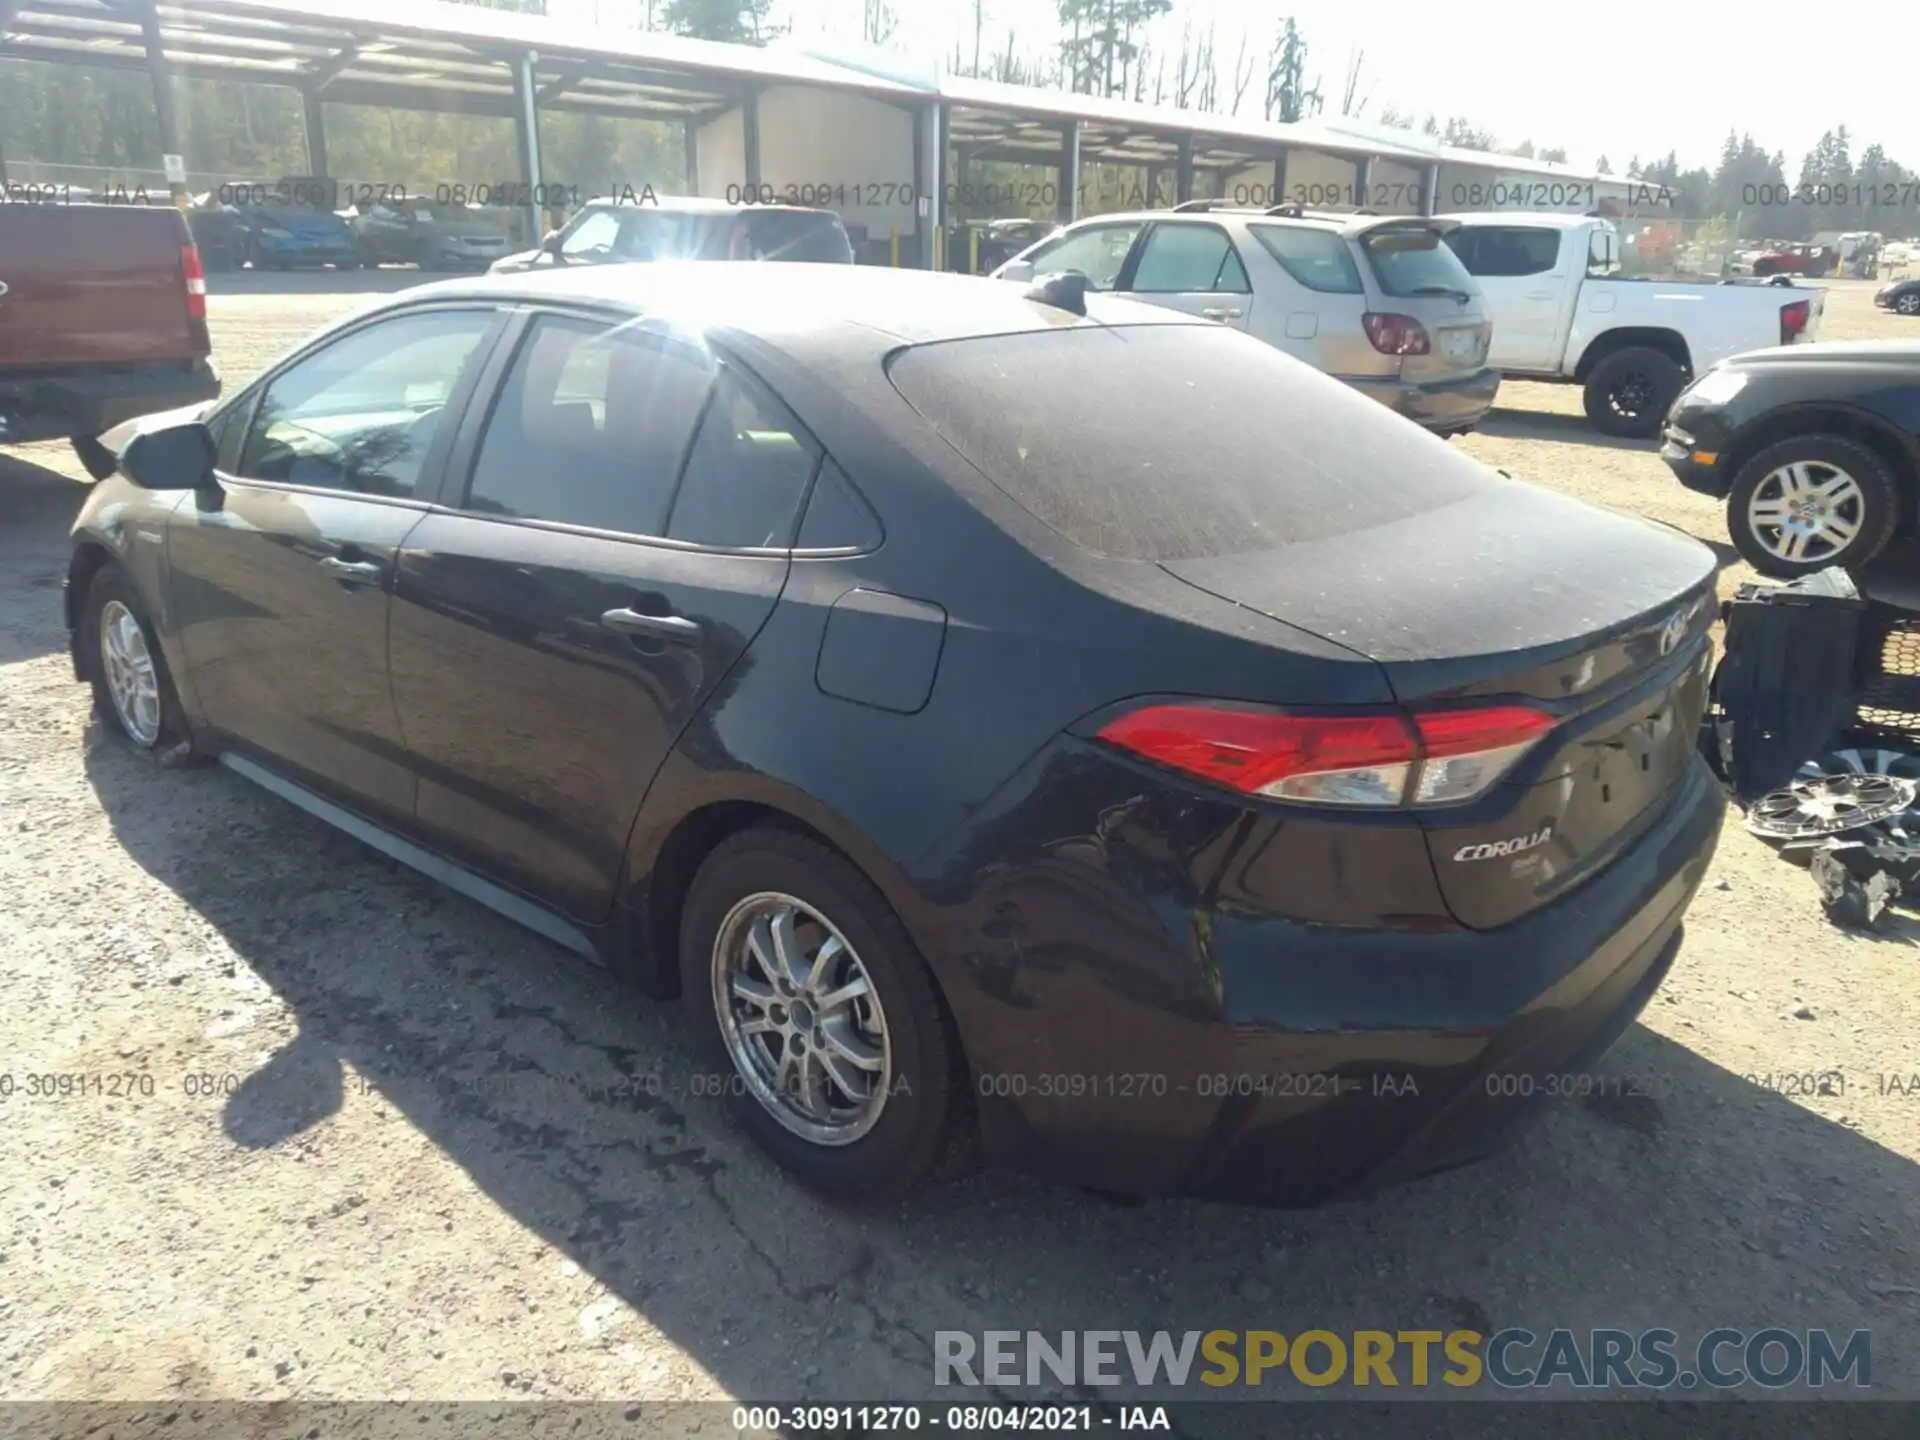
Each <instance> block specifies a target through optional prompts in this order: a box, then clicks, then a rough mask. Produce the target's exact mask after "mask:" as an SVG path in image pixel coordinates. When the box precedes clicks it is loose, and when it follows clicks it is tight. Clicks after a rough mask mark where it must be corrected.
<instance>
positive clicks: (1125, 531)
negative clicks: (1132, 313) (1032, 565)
mask: <svg viewBox="0 0 1920 1440" xmlns="http://www.w3.org/2000/svg"><path fill="white" fill-rule="evenodd" d="M888 373H889V374H890V376H891V377H892V380H893V383H894V386H895V388H896V389H897V390H898V391H899V392H900V394H901V396H902V397H903V398H904V399H905V400H906V401H907V403H908V404H910V405H912V406H913V408H914V409H915V410H917V411H918V412H919V413H920V414H921V415H922V416H923V417H924V418H925V419H926V421H927V422H928V424H930V425H931V426H932V427H933V429H934V430H935V431H937V432H938V433H939V434H940V436H941V437H942V438H943V439H945V440H946V442H947V443H948V444H949V445H951V446H952V447H953V448H954V449H955V450H957V451H958V452H959V453H960V454H961V455H962V456H964V457H965V458H966V459H967V460H968V461H970V462H971V463H972V464H973V466H974V467H975V468H976V469H978V470H979V471H980V472H981V473H982V474H983V475H985V476H986V478H987V479H988V480H990V481H991V482H992V483H993V484H994V485H995V486H996V487H997V488H998V489H1000V490H1001V491H1003V492H1004V493H1005V494H1006V495H1007V496H1008V497H1010V498H1011V499H1013V500H1014V501H1016V502H1018V503H1019V504H1020V505H1021V506H1022V507H1023V508H1025V509H1026V510H1027V511H1028V512H1029V513H1030V514H1032V515H1033V516H1034V517H1035V518H1037V519H1039V520H1041V521H1043V522H1044V523H1045V524H1047V525H1048V526H1050V527H1051V528H1052V529H1053V530H1055V531H1056V532H1058V533H1059V534H1060V535H1062V536H1064V537H1065V538H1066V539H1068V540H1070V541H1072V542H1073V543H1074V544H1076V545H1079V546H1081V547H1083V548H1085V549H1088V550H1092V551H1095V552H1097V553H1099V554H1102V555H1108V556H1113V557H1116V558H1121V559H1130V560H1191V559H1197V558H1201V557H1205V556H1213V555H1236V554H1243V553H1246V552H1249V551H1257V550H1275V549H1279V548H1281V547H1284V546H1286V545H1290V544H1297V543H1300V542H1303V541H1312V540H1322V539H1327V538H1329V537H1331V536H1335V535H1343V534H1346V533H1349V532H1351V531H1354V530H1363V529H1369V528H1372V527H1375V526H1381V525H1390V524H1393V523H1395V522H1397V521H1403V520H1406V519H1409V518H1410V517H1413V516H1417V515H1420V514H1423V513H1425V512H1426V511H1429V510H1433V509H1437V508H1439V507H1440V506H1443V505H1447V504H1451V503H1452V502H1454V501H1456V500H1459V499H1462V498H1464V497H1466V496H1467V495H1470V494H1473V493H1476V492H1477V491H1479V490H1480V489H1482V488H1484V487H1485V486H1486V485H1487V484H1488V483H1490V476H1489V475H1487V474H1486V473H1484V472H1483V471H1482V470H1481V468H1480V467H1479V466H1477V465H1475V464H1474V463H1473V462H1472V461H1470V460H1468V459H1467V458H1466V457H1464V456H1462V455H1458V454H1456V453H1454V452H1452V451H1450V450H1448V449H1447V448H1446V447H1444V446H1441V447H1436V446H1435V444H1434V442H1433V440H1432V439H1431V437H1429V436H1427V435H1425V434H1423V433H1422V432H1421V431H1420V430H1419V429H1418V428H1417V427H1415V426H1412V425H1408V424H1406V423H1405V422H1404V421H1401V420H1397V419H1395V418H1394V417H1393V416H1391V415H1389V414H1387V412H1386V411H1385V410H1383V409H1381V407H1380V406H1379V404H1378V402H1376V401H1373V400H1370V399H1368V398H1367V397H1365V396H1363V395H1361V394H1359V393H1358V392H1357V391H1355V390H1352V389H1349V388H1348V387H1347V386H1345V385H1342V384H1341V383H1340V382H1339V381H1337V380H1333V379H1330V378H1328V377H1327V376H1324V375H1322V374H1320V373H1319V372H1318V371H1316V370H1314V369H1312V368H1311V367H1310V366H1307V365H1304V364H1302V363H1301V362H1299V361H1296V360H1293V359H1291V358H1289V357H1288V356H1286V355H1283V354H1282V353H1281V352H1279V351H1277V350H1275V349H1273V348H1271V347H1270V346H1267V345H1263V344H1261V343H1260V342H1259V341H1256V340H1253V339H1250V338H1249V337H1247V336H1245V335H1242V334H1240V333H1239V332H1237V331H1234V330H1229V329H1227V328H1225V327H1223V326H1213V325H1204V326H1203V325H1128V326H1113V327H1106V326H1074V327H1072V328H1071V329H1062V330H1038V331H1028V332H1023V333H1020V334H1017V335H1000V336H992V337H986V338H979V339H968V340H954V341H945V342H942V343H938V344H932V345H922V346H917V347H914V348H912V349H909V350H905V351H902V352H900V353H899V354H898V355H896V356H895V358H894V360H893V363H892V365H891V366H890V367H889V370H888Z"/></svg>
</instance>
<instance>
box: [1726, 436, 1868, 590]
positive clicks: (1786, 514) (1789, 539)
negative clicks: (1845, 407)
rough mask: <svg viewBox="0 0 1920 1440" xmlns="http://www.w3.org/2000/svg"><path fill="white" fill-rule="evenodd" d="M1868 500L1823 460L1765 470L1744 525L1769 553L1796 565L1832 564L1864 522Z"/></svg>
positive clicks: (1847, 477) (1845, 475)
mask: <svg viewBox="0 0 1920 1440" xmlns="http://www.w3.org/2000/svg"><path fill="white" fill-rule="evenodd" d="M1866 504H1867V500H1866V495H1865V492H1863V491H1862V490H1861V488H1860V482H1859V481H1857V480H1855V479H1854V478H1853V476H1851V475H1849V474H1848V473H1847V472H1846V471H1844V470H1842V469H1840V468H1839V466H1837V465H1831V464H1828V463H1827V462H1825V461H1823V460H1795V461H1793V462H1792V463H1791V464H1788V465H1782V466H1781V467H1780V468H1779V469H1777V470H1772V471H1769V472H1768V474H1767V477H1766V478H1765V479H1764V480H1762V481H1761V482H1760V483H1759V485H1758V486H1756V487H1755V488H1754V492H1753V496H1752V498H1751V499H1749V500H1748V501H1747V525H1748V527H1749V528H1750V529H1751V530H1752V531H1753V537H1754V539H1755V540H1757V541H1758V542H1759V543H1760V545H1761V547H1762V548H1763V549H1765V550H1766V551H1767V553H1768V554H1770V555H1773V556H1776V557H1777V558H1779V559H1781V560H1787V561H1791V562H1792V563H1793V564H1796V565H1809V564H1813V563H1815V562H1818V561H1823V560H1831V559H1833V558H1834V557H1836V556H1838V555H1840V554H1841V553H1842V552H1844V551H1845V550H1846V549H1847V547H1848V546H1850V545H1852V544H1853V542H1854V540H1855V538H1856V537H1858V535H1859V534H1860V527H1861V526H1862V524H1864V523H1865V520H1866Z"/></svg>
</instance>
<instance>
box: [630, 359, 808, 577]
mask: <svg viewBox="0 0 1920 1440" xmlns="http://www.w3.org/2000/svg"><path fill="white" fill-rule="evenodd" d="M819 463H820V451H819V450H818V448H816V447H815V445H814V443H813V441H812V440H810V439H809V438H808V437H807V435H806V434H805V432H803V431H802V430H801V428H800V423H799V422H798V421H797V420H795V419H794V418H793V416H792V415H790V414H788V413H787V410H786V408H785V407H784V406H782V405H781V404H780V403H779V402H778V401H776V400H774V399H773V397H772V396H770V395H768V394H767V393H766V392H765V391H764V390H762V389H761V388H760V387H759V386H758V385H755V384H754V383H753V382H751V381H749V380H747V379H746V378H745V377H743V376H741V375H740V374H738V373H737V372H735V371H732V370H726V371H723V372H722V373H721V376H720V381H719V383H718V384H717V385H716V386H715V387H714V391H713V399H712V401H711V402H709V403H708V405H707V413H706V414H705V415H704V416H702V417H701V420H700V430H699V433H698V434H696V435H695V436H694V441H693V451H692V453H691V454H690V455H689V456H688V457H687V468H686V474H685V475H684V476H683V477H682V478H681V481H680V493H679V495H678V496H677V497H676V498H675V499H674V502H673V517H672V519H671V520H669V521H668V523H667V537H668V538H669V539H672V540H685V541H688V542H689V543H691V544H695V545H714V546H727V547H735V546H747V547H765V546H778V547H785V546H787V545H789V544H791V543H792V541H793V522H794V520H795V518H796V517H797V516H798V515H799V513H800V501H801V500H802V499H803V498H804V497H805V495H806V493H807V482H808V481H809V480H811V479H812V478H813V471H814V467H815V466H816V465H818V464H819Z"/></svg>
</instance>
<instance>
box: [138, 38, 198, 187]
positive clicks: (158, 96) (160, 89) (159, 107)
mask: <svg viewBox="0 0 1920 1440" xmlns="http://www.w3.org/2000/svg"><path fill="white" fill-rule="evenodd" d="M140 34H141V37H142V38H143V39H144V40H145V41H146V46H147V73H148V74H149V75H150V76H152V77H153V113H154V118H155V119H156V120H158V121H159V124H160V154H161V156H162V162H163V163H164V164H166V165H167V169H168V172H169V173H168V175H167V194H168V195H169V196H170V197H171V199H172V200H173V203H174V205H175V207H176V208H178V209H181V210H184V209H186V208H187V177H186V172H185V170H184V168H181V169H178V170H176V169H175V165H176V164H182V163H183V162H184V160H185V154H184V152H183V151H182V150H181V149H180V127H179V125H178V123H177V122H176V121H175V119H174V114H173V70H172V67H171V66H169V65H168V64H167V52H166V49H165V47H164V46H162V45H161V43H160V10H159V3H158V0H142V3H141V5H140ZM167 156H175V157H178V159H177V160H176V161H171V162H170V161H167V160H166V159H165V157H167ZM175 174H178V175H179V176H180V178H179V179H178V180H176V179H174V178H173V177H174V175H175Z"/></svg>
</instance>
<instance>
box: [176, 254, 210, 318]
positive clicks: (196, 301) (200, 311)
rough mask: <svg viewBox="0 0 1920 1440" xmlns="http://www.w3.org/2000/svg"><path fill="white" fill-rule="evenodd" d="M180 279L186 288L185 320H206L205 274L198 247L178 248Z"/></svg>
mask: <svg viewBox="0 0 1920 1440" xmlns="http://www.w3.org/2000/svg"><path fill="white" fill-rule="evenodd" d="M180 278H181V279H182V280H184V281H185V282H186V286H187V318H188V319H189V320H205V319H206V318H207V272H206V270H205V269H203V268H202V267H201V264H200V247H199V246H197V245H182V246H181V247H180Z"/></svg>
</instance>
